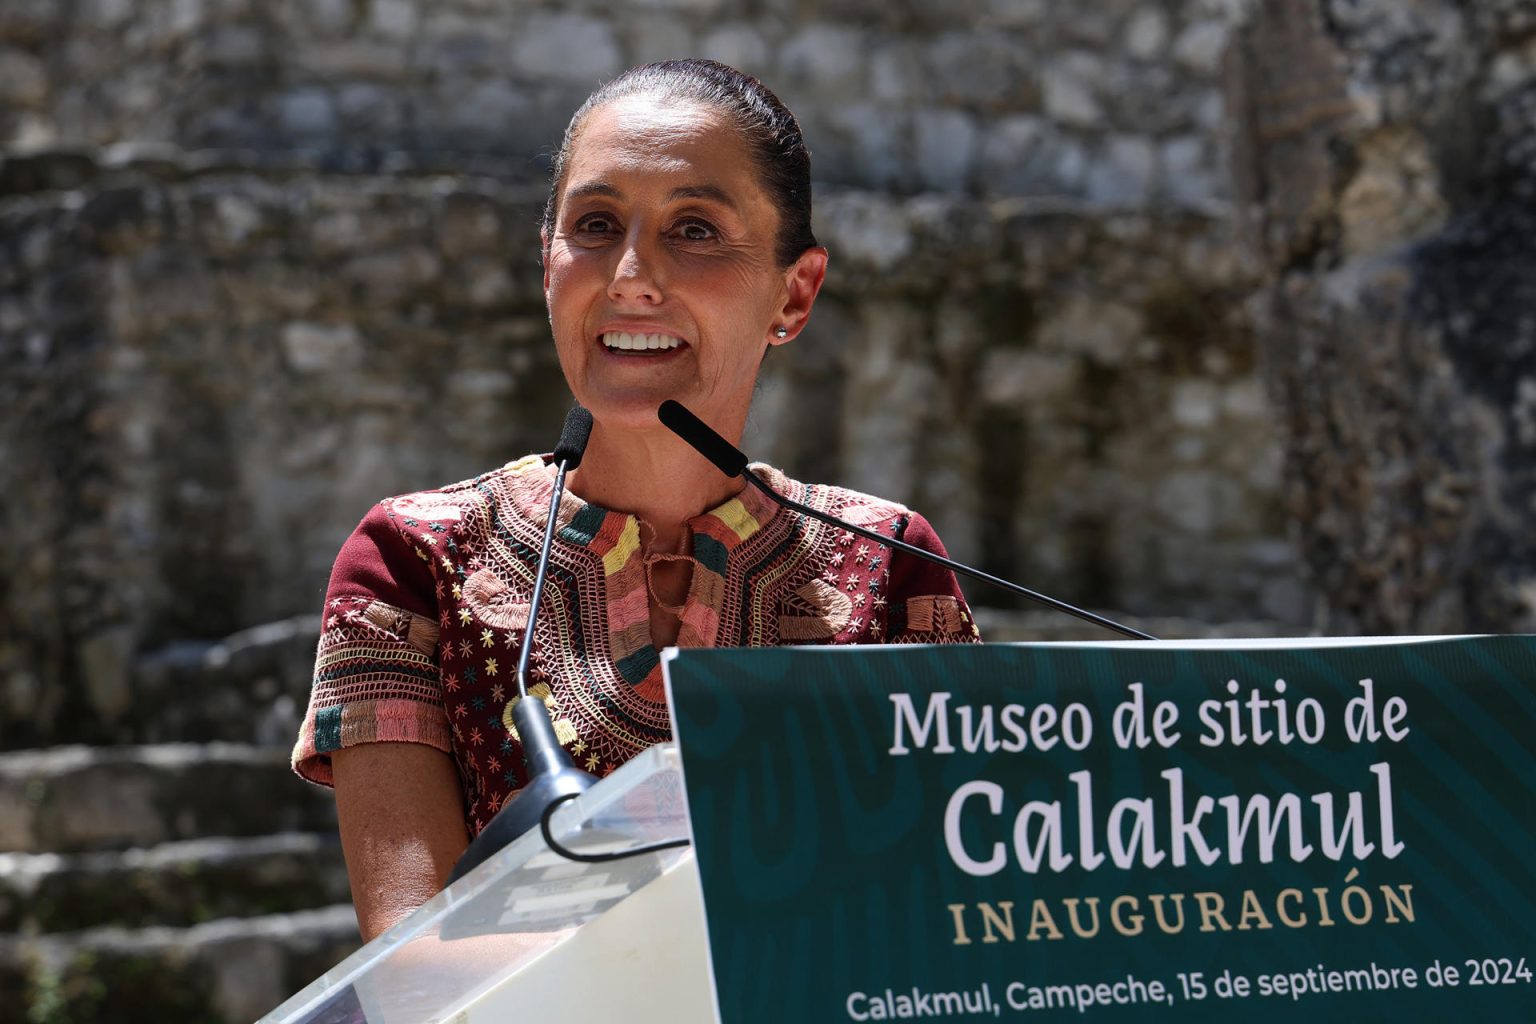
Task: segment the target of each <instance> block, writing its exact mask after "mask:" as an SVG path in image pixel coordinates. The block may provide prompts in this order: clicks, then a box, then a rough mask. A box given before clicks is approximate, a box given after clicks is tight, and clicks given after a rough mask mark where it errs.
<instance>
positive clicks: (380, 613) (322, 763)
mask: <svg viewBox="0 0 1536 1024" xmlns="http://www.w3.org/2000/svg"><path fill="white" fill-rule="evenodd" d="M405 529H406V527H405V525H404V524H403V522H401V521H400V520H398V519H397V517H396V514H395V513H393V512H392V511H390V510H389V508H388V506H387V505H386V504H379V505H375V506H374V507H373V509H372V510H371V511H370V512H369V513H368V515H367V516H365V517H364V518H363V521H362V523H360V524H359V525H358V527H357V529H356V530H354V531H353V532H352V535H351V536H350V537H348V538H347V541H346V543H345V544H344V545H342V548H341V553H340V554H339V555H338V556H337V558H336V564H335V566H334V567H333V568H332V570H331V582H330V585H329V586H328V587H327V588H326V595H325V610H324V616H323V618H322V620H321V628H320V646H319V650H318V651H317V652H316V655H315V676H314V682H313V685H312V688H311V690H310V697H309V710H308V711H307V712H306V713H305V716H304V724H303V726H302V727H301V729H300V731H299V738H298V742H297V744H295V746H294V749H293V768H294V771H296V772H298V773H299V774H300V775H301V776H303V777H304V778H306V779H308V780H310V781H311V782H318V783H320V784H322V785H330V784H331V782H332V776H331V757H330V755H331V753H332V752H333V751H336V750H340V749H341V748H343V747H351V746H356V745H358V744H362V743H378V742H404V743H425V744H427V745H428V746H432V747H436V748H437V749H439V750H442V751H445V752H447V751H451V750H452V734H451V726H450V724H449V721H448V713H447V710H446V709H445V708H444V706H443V688H442V676H441V673H440V671H439V666H438V654H437V639H438V622H437V597H436V589H435V588H436V586H437V584H436V580H435V578H434V576H433V573H432V567H431V564H430V563H429V561H428V558H429V557H430V556H429V555H428V554H427V551H426V550H425V549H424V548H423V547H422V544H421V542H418V541H415V540H414V539H413V538H412V537H411V535H409V534H408V533H406V532H404V531H405Z"/></svg>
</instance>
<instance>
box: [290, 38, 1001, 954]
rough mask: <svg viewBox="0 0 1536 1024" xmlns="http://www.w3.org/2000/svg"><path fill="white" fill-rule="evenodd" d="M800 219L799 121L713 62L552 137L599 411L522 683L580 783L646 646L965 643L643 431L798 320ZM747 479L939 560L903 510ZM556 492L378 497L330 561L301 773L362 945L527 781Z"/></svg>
mask: <svg viewBox="0 0 1536 1024" xmlns="http://www.w3.org/2000/svg"><path fill="white" fill-rule="evenodd" d="M810 221H811V190H810V157H809V154H808V153H807V151H806V149H805V145H804V142H803V140H802V139H801V136H800V130H799V126H798V124H796V122H795V119H794V117H793V115H791V114H790V113H789V111H788V110H786V109H785V108H784V107H783V105H782V104H781V103H780V102H779V101H778V99H777V98H776V97H775V96H774V95H773V94H772V93H771V92H769V91H768V90H767V89H766V88H765V87H764V86H763V85H762V84H761V83H760V82H758V81H757V80H756V79H753V78H750V77H748V76H745V75H742V74H741V73H740V72H737V71H735V70H733V69H731V68H728V67H725V66H724V65H720V64H716V63H713V62H709V61H670V62H666V63H662V64H655V65H647V66H645V67H640V68H636V69H633V70H631V71H629V72H626V73H625V74H624V75H622V76H620V77H619V78H617V79H615V80H614V81H613V82H610V83H609V84H608V85H606V86H604V87H603V88H601V89H599V90H598V91H597V92H596V93H595V94H593V96H592V97H591V98H590V99H588V101H587V102H586V103H585V104H584V105H583V106H582V107H581V109H580V110H578V111H577V112H576V115H575V116H574V117H573V118H572V120H571V124H570V127H569V128H568V129H567V131H566V135H565V139H564V142H563V144H562V146H561V149H560V153H559V155H558V156H557V158H556V161H555V166H554V175H553V184H552V186H551V189H550V196H549V202H548V204H547V206H546V209H545V215H544V225H543V230H542V238H543V250H544V290H545V299H546V301H547V303H548V306H549V315H550V324H551V327H552V329H553V333H554V340H555V346H556V349H557V351H558V353H559V358H560V366H561V369H562V370H563V372H564V374H565V379H566V381H567V383H568V384H569V385H570V389H571V392H572V393H573V394H574V395H575V397H576V400H577V401H578V402H580V403H581V404H582V405H584V406H586V407H587V408H588V409H589V410H591V412H592V414H593V417H594V420H595V424H594V426H593V429H592V435H591V440H590V442H589V444H588V447H587V450H586V454H585V456H584V458H583V460H582V463H581V466H580V468H579V469H577V470H576V471H574V472H573V473H572V474H571V475H570V476H569V477H568V479H567V493H566V494H565V495H564V496H563V497H562V499H561V504H560V512H559V516H558V520H557V522H558V524H559V532H558V534H557V541H556V545H555V552H554V555H553V560H552V563H551V565H552V569H551V575H550V582H549V586H548V589H547V590H546V593H545V600H544V604H543V607H542V609H541V612H540V616H539V620H538V622H537V623H536V624H535V627H534V630H533V634H534V635H533V640H532V643H533V649H532V660H531V665H532V668H531V671H530V678H531V681H532V682H533V683H534V684H535V685H534V686H533V691H534V693H535V694H536V695H537V696H538V697H539V698H541V699H543V700H545V701H546V702H547V703H548V704H549V705H550V708H551V710H552V712H553V717H554V719H555V723H556V730H557V734H558V735H559V737H560V739H561V741H562V743H564V744H565V745H566V747H567V749H568V750H570V751H571V753H572V755H573V757H574V759H575V760H576V762H577V763H578V764H579V765H581V766H583V767H584V768H586V769H587V770H589V771H592V772H594V773H598V774H603V773H606V772H609V771H611V770H612V769H613V768H614V767H616V766H617V765H619V764H621V763H623V762H624V761H625V760H627V759H628V758H629V757H632V756H633V755H634V754H636V753H638V752H639V751H641V750H643V749H645V748H646V747H648V746H650V745H652V744H655V743H658V742H662V741H664V740H666V739H668V738H669V737H670V731H669V726H668V719H667V708H666V705H665V703H664V699H663V693H662V684H661V671H660V666H659V659H658V653H657V652H658V650H659V649H660V648H663V647H666V646H669V645H673V644H676V645H679V646H749V645H771V644H820V643H835V644H849V643H887V642H895V643H941V642H955V641H971V640H974V639H976V630H975V627H974V625H973V624H972V622H971V620H970V615H969V612H968V610H967V609H966V606H965V602H964V598H963V597H962V595H961V593H960V590H959V587H958V586H957V585H956V583H955V580H954V577H953V576H952V575H951V574H950V573H949V572H948V571H946V570H943V569H939V568H936V567H934V566H932V565H931V564H930V563H927V562H924V561H921V560H918V559H914V558H911V557H910V556H905V555H898V556H896V557H894V558H893V557H892V554H891V552H890V550H889V549H886V548H883V547H881V546H879V545H876V544H871V543H867V542H864V541H862V540H858V539H857V538H855V537H854V536H853V535H852V534H849V533H847V532H846V531H841V530H837V529H834V528H830V527H825V526H823V525H821V524H819V523H816V522H814V521H807V520H805V519H804V518H803V517H800V516H795V515H792V514H789V513H785V512H783V511H781V510H780V509H779V508H778V506H776V505H774V504H773V503H772V502H771V501H769V500H767V499H766V498H765V497H764V496H762V495H760V494H759V493H758V492H757V491H756V490H754V489H751V488H747V489H743V486H742V482H741V481H740V480H739V479H737V480H733V479H728V478H726V477H724V476H723V475H722V474H721V473H720V472H719V471H718V470H716V469H715V468H714V467H713V466H712V465H711V464H710V463H708V462H706V461H705V460H704V459H703V458H701V457H700V456H699V455H698V454H697V453H695V452H694V451H693V450H692V449H691V448H689V447H688V446H687V445H686V444H684V443H683V442H682V441H681V440H679V439H678V438H676V437H675V436H674V435H673V434H671V433H670V432H669V431H668V430H667V429H666V428H664V427H663V426H662V425H661V424H660V423H659V422H658V421H657V418H656V409H657V406H658V405H660V403H661V402H662V401H664V400H666V399H668V398H675V399H677V400H679V401H681V402H682V403H683V404H684V405H685V406H687V407H688V408H689V409H691V410H692V411H693V412H694V413H696V414H697V415H698V416H699V417H700V418H702V419H703V420H704V421H705V422H707V423H709V424H711V425H712V426H713V427H714V428H715V429H716V430H718V431H719V432H720V433H721V434H723V435H724V436H725V437H727V438H729V439H732V440H733V441H734V440H737V439H739V438H740V437H741V433H742V430H743V427H744V426H745V423H746V419H747V411H748V405H749V404H750V401H751V397H752V391H753V387H754V384H755V382H756V378H757V371H758V367H759V365H760V364H761V362H762V360H763V357H764V355H765V354H766V353H767V351H768V349H769V348H770V347H772V346H775V345H783V344H786V343H788V342H789V341H792V340H793V339H794V338H795V337H797V336H798V335H799V334H800V332H801V331H802V330H803V329H804V327H805V324H806V320H807V318H808V317H809V316H810V313H811V308H812V306H813V305H814V303H815V301H816V295H817V292H818V291H819V290H820V288H821V284H822V279H823V277H824V276H825V274H826V268H827V253H826V250H825V249H823V248H822V247H821V246H819V245H818V244H817V243H816V239H815V237H814V235H812V233H811V225H810ZM758 471H759V472H761V473H762V474H764V476H765V478H766V479H767V480H768V481H769V482H770V483H771V485H772V486H773V488H774V489H775V490H777V491H779V492H780V493H782V494H785V495H787V496H789V497H792V498H795V499H798V500H800V501H805V502H809V503H810V504H812V505H815V506H818V507H820V508H822V509H825V510H827V511H829V512H831V513H833V514H835V515H838V516H841V517H843V518H845V519H852V520H854V521H856V522H857V523H859V524H862V525H865V526H868V527H871V528H873V529H877V530H880V531H882V532H888V533H890V534H892V535H893V536H898V537H901V538H902V539H904V540H906V541H908V542H909V543H914V544H918V545H921V546H924V547H926V548H928V549H930V550H933V551H942V550H943V549H942V546H941V545H940V543H939V541H938V538H937V537H936V536H934V534H933V531H932V529H931V528H930V527H929V526H928V524H927V522H926V521H925V520H924V519H923V518H922V517H921V516H918V515H916V514H915V513H912V512H910V511H908V510H907V509H905V508H903V507H901V506H900V505H897V504H894V503H891V502H887V501H882V500H880V499H878V498H873V497H870V496H868V495H863V494H857V493H854V492H851V491H846V490H842V489H839V488H833V487H821V486H816V487H808V486H806V485H803V484H799V483H796V482H794V481H792V480H789V479H787V478H786V477H784V476H783V475H782V474H779V473H778V472H776V471H775V470H772V469H770V468H767V467H758ZM552 486H553V469H552V467H550V466H549V465H547V464H546V462H545V460H544V459H543V458H541V457H538V456H530V457H527V458H524V459H522V460H520V461H518V462H514V463H511V464H509V465H507V466H505V467H503V468H502V469H499V470H495V471H493V472H490V473H487V474H485V475H483V476H480V477H477V478H476V479H474V480H470V481H466V482H464V483H460V484H455V485H452V486H449V487H444V488H441V489H439V490H433V491H424V492H421V493H417V494H409V495H404V496H400V497H396V498H390V499H387V500H385V501H383V502H381V503H380V504H379V505H377V506H376V507H375V508H374V509H373V510H372V511H371V512H370V513H369V514H368V515H367V517H366V518H364V520H363V522H362V524H361V525H360V526H359V527H358V529H357V531H356V532H355V533H354V534H353V535H352V537H351V538H349V539H348V541H347V542H346V544H345V546H344V547H343V548H342V551H341V554H340V556H339V557H338V558H337V561H336V566H335V569H334V571H333V574H332V577H331V582H330V588H329V591H328V593H327V595H326V617H325V622H324V631H323V633H322V635H321V640H320V650H319V654H318V658H317V663H316V668H315V684H314V691H313V695H312V697H311V701H310V709H309V713H308V715H307V716H306V721H305V724H304V727H303V730H302V733H301V735H300V737H299V742H298V745H297V747H296V748H295V751H294V767H295V769H296V770H297V771H298V772H299V774H301V775H303V776H304V777H305V778H308V779H310V780H312V781H315V782H320V783H328V784H334V785H335V787H336V802H337V809H338V813H339V817H340V825H341V833H342V842H343V846H344V848H345V851H346V857H347V868H348V872H349V874H350V877H351V881H352V890H353V897H354V901H355V903H356V907H357V913H358V921H359V925H360V927H361V929H362V932H363V937H364V938H365V939H369V938H372V937H373V936H374V935H376V934H378V933H379V932H381V931H383V930H384V929H386V928H387V927H389V926H390V925H392V924H393V923H394V922H395V921H397V920H399V919H400V918H401V917H403V916H404V915H405V914H406V913H408V912H409V911H410V910H411V909H412V908H414V907H416V906H418V905H419V904H421V903H422V902H424V901H425V900H427V899H428V898H429V897H430V896H432V895H433V894H434V893H435V892H437V890H438V889H439V888H440V887H441V886H442V884H443V880H444V879H445V878H446V876H447V874H448V872H449V870H450V869H451V868H452V865H453V863H454V861H455V860H456V859H457V858H458V856H459V854H461V853H462V852H463V850H464V848H465V846H466V845H467V843H468V841H469V839H470V838H471V837H472V836H473V835H475V834H477V833H478V832H479V830H480V829H482V828H483V827H484V826H485V824H486V822H487V821H489V820H490V818H491V817H492V816H493V815H494V814H495V813H496V811H497V810H498V809H499V808H500V807H501V806H502V804H503V803H505V801H506V800H507V799H508V798H509V797H510V796H511V795H512V794H513V793H514V792H515V791H516V790H517V788H518V786H519V785H521V781H522V780H521V777H520V773H521V772H522V770H523V763H522V756H521V750H520V748H519V745H518V741H517V737H516V735H515V733H514V732H513V731H512V719H511V714H510V711H511V707H512V692H513V691H515V684H514V682H513V678H512V677H513V666H514V665H515V663H516V659H517V654H518V650H519V647H520V645H521V644H522V643H523V642H524V631H525V627H526V625H527V608H528V600H529V595H530V593H531V589H532V579H533V572H534V564H535V562H536V559H537V552H538V548H539V541H540V539H541V537H542V534H543V532H544V522H545V518H546V512H545V509H546V507H547V504H548V501H549V496H550V488H551V487H552ZM620 510H622V511H620Z"/></svg>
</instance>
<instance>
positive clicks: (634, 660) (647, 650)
mask: <svg viewBox="0 0 1536 1024" xmlns="http://www.w3.org/2000/svg"><path fill="white" fill-rule="evenodd" d="M660 661H661V656H660V655H658V654H657V653H656V648H654V647H652V646H650V645H649V644H647V645H646V646H644V647H642V648H640V649H639V650H638V651H636V652H635V653H634V654H631V655H630V656H629V657H627V658H620V659H619V660H618V662H616V664H617V666H618V669H619V675H621V676H623V677H624V679H625V681H626V682H628V683H629V684H630V685H631V686H638V685H640V684H641V683H643V682H644V681H645V677H646V676H648V675H650V674H651V669H653V668H655V667H656V666H657V664H658V663H660Z"/></svg>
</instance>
